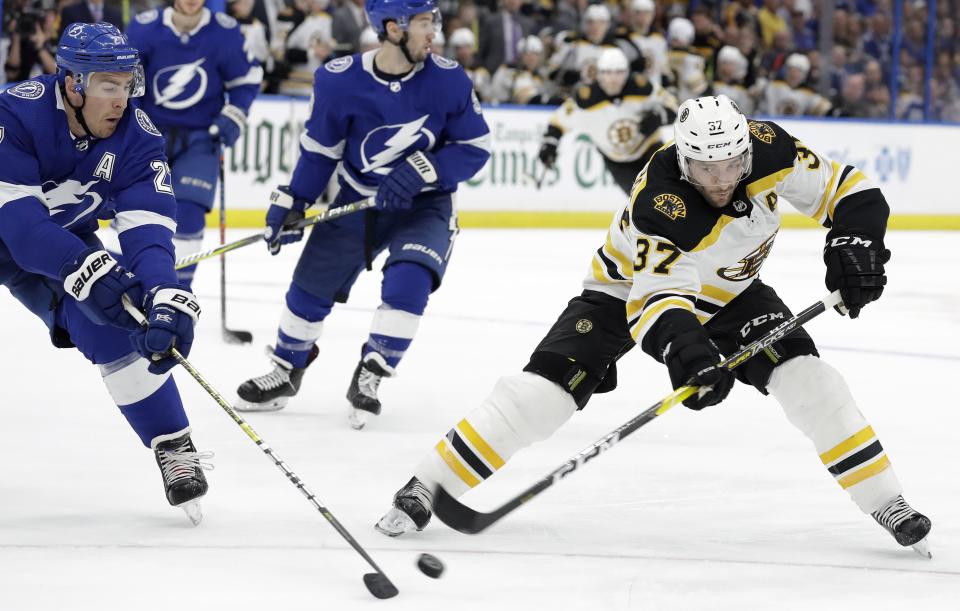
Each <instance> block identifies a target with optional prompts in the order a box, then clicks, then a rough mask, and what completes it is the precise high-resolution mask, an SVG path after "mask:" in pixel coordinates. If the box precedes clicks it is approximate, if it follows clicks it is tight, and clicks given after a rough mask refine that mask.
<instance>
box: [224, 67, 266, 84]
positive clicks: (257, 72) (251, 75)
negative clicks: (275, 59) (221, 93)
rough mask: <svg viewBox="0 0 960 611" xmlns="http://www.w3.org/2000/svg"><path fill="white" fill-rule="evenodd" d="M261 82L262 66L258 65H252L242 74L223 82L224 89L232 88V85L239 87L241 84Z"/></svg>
mask: <svg viewBox="0 0 960 611" xmlns="http://www.w3.org/2000/svg"><path fill="white" fill-rule="evenodd" d="M261 82H263V68H261V67H260V66H253V67H251V68H250V70H249V71H248V72H247V73H246V74H244V75H243V76H239V77H237V78H235V79H233V80H232V81H227V82H226V83H224V84H223V87H224V88H225V89H233V88H234V87H240V86H241V85H259V84H260V83H261Z"/></svg>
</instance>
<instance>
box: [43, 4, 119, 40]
mask: <svg viewBox="0 0 960 611" xmlns="http://www.w3.org/2000/svg"><path fill="white" fill-rule="evenodd" d="M51 8H52V7H51ZM78 21H82V22H83V23H100V22H104V21H105V22H107V23H112V24H113V25H115V26H117V28H119V29H120V30H123V27H124V26H123V15H122V14H121V13H120V9H118V8H116V7H114V6H106V5H105V4H104V1H103V0H79V1H78V2H74V3H73V4H68V5H67V6H64V7H63V8H62V9H61V10H60V28H59V31H58V32H57V39H58V40H59V39H60V37H61V36H62V35H63V31H64V30H65V29H66V28H67V26H68V25H70V24H71V23H76V22H78Z"/></svg>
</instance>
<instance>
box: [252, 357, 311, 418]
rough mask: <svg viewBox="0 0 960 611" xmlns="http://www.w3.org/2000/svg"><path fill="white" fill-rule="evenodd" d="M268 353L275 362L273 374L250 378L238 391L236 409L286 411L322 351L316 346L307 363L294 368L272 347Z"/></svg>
mask: <svg viewBox="0 0 960 611" xmlns="http://www.w3.org/2000/svg"><path fill="white" fill-rule="evenodd" d="M266 352H267V357H268V358H269V359H270V360H271V361H272V362H273V371H271V372H270V373H265V374H264V375H262V376H257V377H255V378H250V379H249V380H247V381H246V382H244V383H243V384H241V385H240V387H239V388H237V395H238V396H239V397H240V398H239V400H238V401H237V403H236V405H234V408H235V409H236V410H237V411H239V412H275V411H277V410H280V409H283V408H284V406H286V404H287V401H289V400H290V397H292V396H294V395H296V394H297V392H298V391H299V390H300V383H301V381H302V380H303V373H304V372H305V371H306V370H307V367H309V366H310V363H312V362H313V361H314V360H315V359H316V358H317V354H319V352H320V350H319V349H318V348H317V347H316V346H314V347H313V349H312V350H311V351H310V356H308V357H307V364H306V365H305V366H303V367H294V366H293V365H292V364H290V363H289V362H287V361H285V360H284V359H282V358H280V357H279V356H277V355H276V354H274V352H273V347H272V346H267V350H266Z"/></svg>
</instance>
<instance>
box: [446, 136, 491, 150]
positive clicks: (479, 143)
mask: <svg viewBox="0 0 960 611" xmlns="http://www.w3.org/2000/svg"><path fill="white" fill-rule="evenodd" d="M490 142H491V141H490V134H489V133H487V134H484V135H482V136H480V137H479V138H473V139H471V140H453V141H452V142H451V144H467V145H470V146H475V147H477V148H478V149H480V150H483V151H487V152H488V153H489V152H490V146H491V145H490Z"/></svg>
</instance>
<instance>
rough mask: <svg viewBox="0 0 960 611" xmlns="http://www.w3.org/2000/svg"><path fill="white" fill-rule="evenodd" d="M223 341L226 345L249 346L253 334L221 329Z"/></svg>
mask: <svg viewBox="0 0 960 611" xmlns="http://www.w3.org/2000/svg"><path fill="white" fill-rule="evenodd" d="M223 341H225V342H227V343H228V344H249V343H250V342H252V341H253V333H250V332H249V331H237V330H235V329H228V328H226V327H224V328H223Z"/></svg>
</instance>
